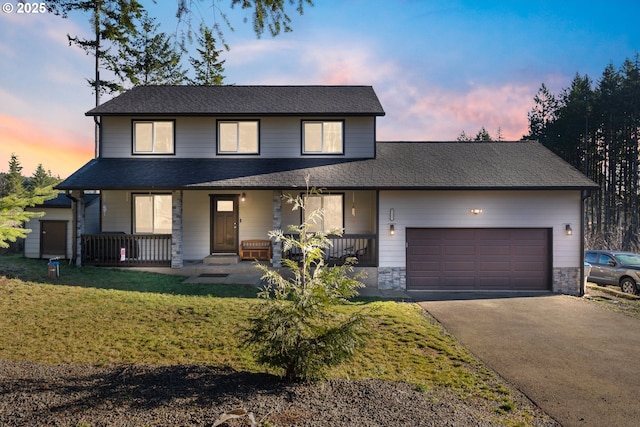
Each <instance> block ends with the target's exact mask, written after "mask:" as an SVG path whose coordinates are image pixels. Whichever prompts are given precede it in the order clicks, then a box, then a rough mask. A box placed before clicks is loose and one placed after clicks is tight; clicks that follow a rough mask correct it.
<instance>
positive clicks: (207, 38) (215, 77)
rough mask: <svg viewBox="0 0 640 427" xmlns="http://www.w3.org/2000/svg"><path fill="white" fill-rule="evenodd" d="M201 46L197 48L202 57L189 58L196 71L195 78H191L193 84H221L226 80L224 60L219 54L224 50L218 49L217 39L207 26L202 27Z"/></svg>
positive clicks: (199, 41) (199, 38)
mask: <svg viewBox="0 0 640 427" xmlns="http://www.w3.org/2000/svg"><path fill="white" fill-rule="evenodd" d="M198 43H199V45H200V48H198V49H196V50H197V51H198V53H199V54H200V59H197V58H193V57H191V58H189V62H190V63H191V66H192V67H193V70H194V72H195V78H194V79H190V80H189V83H190V84H193V85H207V86H212V85H221V84H223V80H224V75H223V74H222V73H224V66H223V65H224V62H225V61H219V60H218V56H219V55H220V53H221V52H222V50H216V39H215V38H214V37H213V34H212V33H211V30H210V29H209V28H207V27H205V26H201V27H200V35H199V36H198Z"/></svg>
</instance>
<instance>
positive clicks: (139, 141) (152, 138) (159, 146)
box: [133, 120, 174, 154]
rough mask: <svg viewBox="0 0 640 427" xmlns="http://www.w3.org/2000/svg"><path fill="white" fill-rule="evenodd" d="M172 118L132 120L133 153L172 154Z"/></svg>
mask: <svg viewBox="0 0 640 427" xmlns="http://www.w3.org/2000/svg"><path fill="white" fill-rule="evenodd" d="M173 127H174V122H173V120H163V121H134V122H133V153H134V154H173V153H174V143H173V140H174V137H173Z"/></svg>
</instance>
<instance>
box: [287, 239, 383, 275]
mask: <svg viewBox="0 0 640 427" xmlns="http://www.w3.org/2000/svg"><path fill="white" fill-rule="evenodd" d="M289 236H294V235H292V234H290V235H289ZM329 240H330V241H331V244H332V246H331V247H329V248H327V249H325V250H324V254H325V260H326V262H328V263H329V264H335V265H340V264H344V262H345V261H346V259H347V258H349V257H355V258H356V259H357V260H358V262H357V264H356V266H358V267H375V266H377V265H378V259H377V256H376V255H377V253H378V251H377V243H378V239H377V236H376V235H375V234H343V235H342V236H330V237H329ZM282 256H283V258H287V259H291V260H294V261H299V260H300V257H301V255H300V252H299V251H296V250H293V249H292V250H290V251H287V253H284V254H283V255H282Z"/></svg>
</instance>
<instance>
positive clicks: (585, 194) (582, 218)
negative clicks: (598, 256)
mask: <svg viewBox="0 0 640 427" xmlns="http://www.w3.org/2000/svg"><path fill="white" fill-rule="evenodd" d="M589 196H590V194H589V192H588V191H587V190H582V197H581V198H580V206H581V213H580V295H579V296H581V297H583V296H584V294H585V291H586V289H585V281H586V277H584V230H585V222H586V218H585V216H586V212H587V209H586V206H585V205H586V200H587V199H588V198H589Z"/></svg>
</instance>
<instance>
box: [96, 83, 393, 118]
mask: <svg viewBox="0 0 640 427" xmlns="http://www.w3.org/2000/svg"><path fill="white" fill-rule="evenodd" d="M86 114H87V115H88V116H102V115H105V116H106V115H191V116H193V115H226V116H230V115H375V116H383V115H384V114H385V113H384V110H383V109H382V105H381V104H380V101H379V100H378V97H377V96H376V94H375V92H374V91H373V88H372V87H371V86H140V87H136V88H133V89H131V90H129V91H127V92H125V93H123V94H122V95H120V96H117V97H116V98H113V99H112V100H110V101H107V102H105V103H104V104H102V105H100V106H98V107H96V108H94V109H92V110H90V111H88V112H87V113H86Z"/></svg>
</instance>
